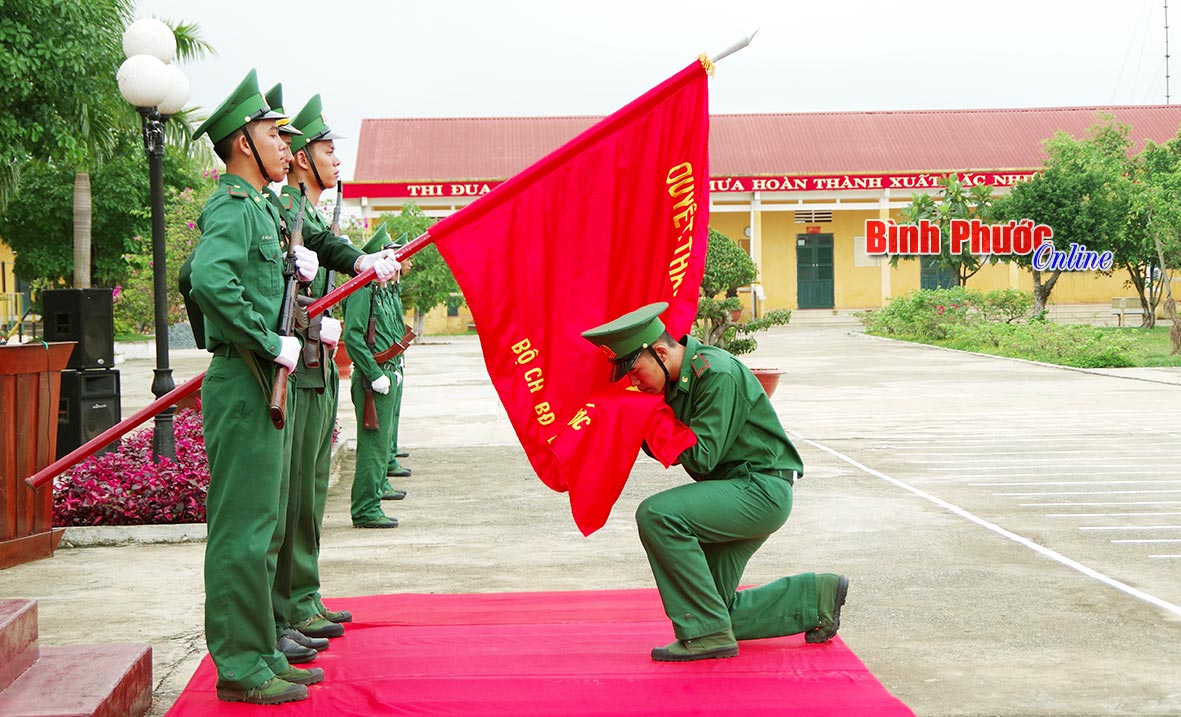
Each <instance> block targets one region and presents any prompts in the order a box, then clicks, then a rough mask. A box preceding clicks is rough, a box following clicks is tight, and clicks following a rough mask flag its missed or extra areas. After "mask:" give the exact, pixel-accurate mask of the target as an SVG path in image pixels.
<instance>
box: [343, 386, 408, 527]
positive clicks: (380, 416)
mask: <svg viewBox="0 0 1181 717" xmlns="http://www.w3.org/2000/svg"><path fill="white" fill-rule="evenodd" d="M382 372H383V373H384V374H385V375H386V376H388V377H389V379H390V391H389V393H387V394H384V395H383V394H380V393H377V392H374V393H373V405H374V408H376V409H377V424H378V427H377V428H376V429H370V428H365V427H364V425H363V421H364V414H365V378H364V376H362V375H361V374H360V373H354V374H353V385H352V388H351V391H350V393H351V396H352V399H353V411H354V413H355V414H356V418H357V461H356V466H355V467H354V469H353V489H352V493H351V496H350V502H351V507H350V513H351V515H352V518H353V523H371V522H376V521H382V520H385V518H386V515H385V512H384V511H383V510H382V509H381V496H382V493H384V492H385V485H386V477H385V474H386V470H387V468H388V466H389V460H390V431H391V430H393V424H394V420H393V415H394V407H395V404H396V396H395V393H396V391H397V390H398V388H397V386H396V379H395V378H394V368H393V364H392V363H390V364H386V365H385V366H383V367H382Z"/></svg>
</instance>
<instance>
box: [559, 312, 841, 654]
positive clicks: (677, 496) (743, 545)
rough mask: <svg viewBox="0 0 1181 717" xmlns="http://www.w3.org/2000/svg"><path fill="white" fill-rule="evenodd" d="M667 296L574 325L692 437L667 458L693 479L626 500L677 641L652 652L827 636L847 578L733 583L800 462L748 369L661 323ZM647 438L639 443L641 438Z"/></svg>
mask: <svg viewBox="0 0 1181 717" xmlns="http://www.w3.org/2000/svg"><path fill="white" fill-rule="evenodd" d="M667 308H668V304H665V303H659V304H650V305H648V306H645V307H643V308H641V309H637V310H636V311H633V312H631V313H628V314H625V315H623V316H621V317H619V318H618V319H615V320H614V321H611V322H609V323H607V324H604V325H602V326H599V327H597V328H594V329H591V330H589V331H586V332H583V334H582V335H583V336H584V337H585V338H586V339H587V340H589V341H590V342H591V343H594V344H595V345H597V346H601V347H603V348H604V349H605V350H606V351H607V353H608V354H609V355H610V356H612V358H611V363H612V368H613V371H614V373H613V375H612V380H615V381H618V380H619V379H621V378H623V377H624V376H626V377H627V378H628V380H629V382H630V383H631V385H632V386H633V387H635V388H638V389H639V390H640V391H643V392H644V393H653V394H660V395H663V396H664V400H665V401H666V402H667V403H668V404H669V406H671V407H672V409H673V414H674V415H675V416H676V417H677V418H678V419H679V420H680V421H681V422H683V423H685V424H686V425H688V426H689V428H690V429H692V431H693V433H694V434H696V436H697V445H695V446H693V447H692V448H689V449H687V450H685V451H684V452H683V453H681V455H680V458H679V460H678V461H677V462H678V463H680V464H681V465H682V466H684V468H685V471H686V472H687V473H688V474H689V477H691V478H692V479H693V480H694V481H695V482H694V483H691V484H689V485H682V486H678V487H676V488H671V489H669V490H666V491H663V492H660V493H657V494H655V495H652V496H649V497H648V498H646V499H645V500H644V501H643V502H642V503H640V507H639V508H638V509H637V510H636V525H637V527H638V528H639V533H640V542H641V543H643V545H644V550H645V551H646V552H647V553H648V562H649V564H650V565H651V566H652V573H653V575H654V576H655V578H656V586H657V588H659V590H660V598H661V600H662V601H663V603H664V611H665V614H667V615H668V617H669V619H670V620H672V623H673V633H674V634H675V635H676V637H677V639H676V640H675V641H673V642H672V643H671V644H669V645H665V646H663V647H657V648H655V649H653V650H652V659H653V660H657V661H667V662H684V661H689V660H703V659H708V658H713V657H734V656H735V655H737V654H738V642H737V641H738V640H751V639H756V638H760V637H779V636H782V635H794V634H797V633H801V632H802V633H804V637H805V639H806V640H807V641H808V642H812V643H815V642H825V641H827V640H830V639H832V637H833V636H834V635H836V633H837V629H838V628H839V627H840V618H841V605H842V604H844V602H845V593H846V591H847V590H848V587H849V581H848V579H846V578H845V577H843V576H840V575H834V574H831V573H822V574H817V573H803V574H800V575H794V576H792V577H785V578H780V579H779V580H776V581H775V582H772V583H768V584H767V585H763V586H761V587H757V588H752V589H749V590H742V591H738V590H737V587H738V582H739V580H740V579H741V578H742V571H743V570H744V569H745V568H746V563H747V562H748V561H749V560H750V558H751V556H752V555H754V553H755V551H756V550H758V549H759V547H760V546H761V545H762V544H763V543H764V542H765V541H766V540H767V538H768V537H770V536H771V534H772V533H774V532H775V531H776V530H778V529H779V528H780V527H782V526H783V524H784V523H785V522H787V516H788V513H790V512H791V502H792V485H793V483H794V481H795V479H796V478H798V477H799V476H800V475H801V474H802V473H803V470H804V464H803V462H802V461H801V460H800V455H799V453H798V452H796V449H795V446H793V445H792V443H791V441H790V440H789V439H788V437H787V434H786V433H785V432H784V430H783V426H782V425H781V424H780V423H779V417H778V416H777V415H776V414H775V409H774V408H772V407H771V402H770V401H769V400H768V398H767V394H766V393H765V392H764V391H763V389H762V386H761V385H760V384H759V382H758V379H756V378H755V377H754V374H752V373H751V372H750V369H748V368H747V367H746V365H745V364H743V363H742V362H740V361H738V360H737V359H736V358H734V356H732V355H731V354H729V353H727V352H726V351H724V350H722V349H720V348H716V347H713V346H704V345H702V344H701V342H699V341H698V340H697V339H695V338H693V337H692V336H683V337H681V338H680V340H679V341H678V340H676V339H674V338H673V337H671V336H670V335H669V334H668V333H667V332H666V331H665V329H664V324H663V323H662V322H661V320H660V314H661V313H663V312H664V310H665V309H667ZM645 448H646V447H645Z"/></svg>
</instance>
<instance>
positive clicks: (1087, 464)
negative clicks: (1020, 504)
mask: <svg viewBox="0 0 1181 717" xmlns="http://www.w3.org/2000/svg"><path fill="white" fill-rule="evenodd" d="M1004 461H1007V462H1009V463H1017V464H1024V463H1038V462H1049V463H1061V464H1063V468H1078V469H1087V470H1089V471H1090V472H1097V471H1096V470H1095V459H1094V458H1092V459H1089V461H1079V462H1078V463H1077V465H1066V464H1065V462H1064V461H1063V458H1025V457H1022V456H1017V455H1013V454H1006V455H1003V456H993V457H991V458H979V459H977V458H972V459H970V461H963V459H961V461H955V463H987V464H990V465H1001V462H1004ZM911 463H919V464H921V465H933V464H935V463H950V461H911ZM1157 465H1159V464H1157V463H1121V464H1120V467H1121V468H1153V467H1157Z"/></svg>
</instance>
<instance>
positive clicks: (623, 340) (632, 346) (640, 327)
mask: <svg viewBox="0 0 1181 717" xmlns="http://www.w3.org/2000/svg"><path fill="white" fill-rule="evenodd" d="M667 308H668V303H667V302H664V301H661V302H658V303H655V304H648V305H647V306H643V307H641V308H639V309H636V310H635V311H631V312H628V313H626V314H624V315H623V316H620V317H619V318H618V319H615V320H614V321H608V322H607V323H605V324H603V325H602V326H596V327H595V328H593V329H590V330H588V331H583V332H582V336H583V338H585V339H586V340H587V341H590V342H591V343H592V344H594V345H596V346H598V347H600V348H602V349H603V352H604V353H606V354H607V356H608V357H609V358H610V359H611V365H612V366H613V367H614V371H613V372H612V375H611V380H612V381H618V380H619V379H621V378H623V377H624V375H625V374H626V373H627V372H628V371H630V370H631V368H632V366H633V365H635V363H636V359H637V358H639V357H640V352H641V351H643V350H644V349H646V348H648V347H649V346H651V345H652V344H653V342H655V341H656V339H658V338H660V336H661V334H663V333H664V331H665V329H664V322H663V321H661V320H660V315H661V314H663V313H664V311H665V309H667Z"/></svg>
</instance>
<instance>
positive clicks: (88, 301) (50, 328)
mask: <svg viewBox="0 0 1181 717" xmlns="http://www.w3.org/2000/svg"><path fill="white" fill-rule="evenodd" d="M41 315H42V316H43V317H44V319H45V340H46V341H77V342H78V345H77V346H75V347H74V352H73V353H72V354H70V362H69V363H68V364H66V367H67V368H76V369H86V368H112V367H114V365H115V314H114V309H113V307H112V304H111V290H110V289H50V290H48V291H44V292H42V293H41Z"/></svg>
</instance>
